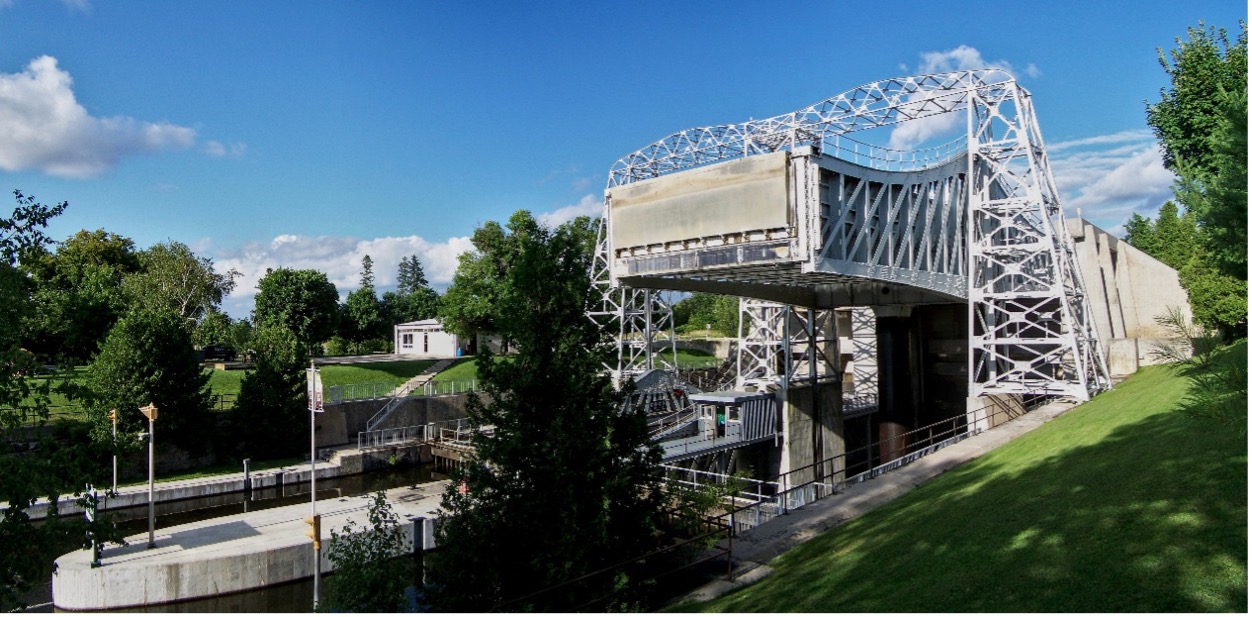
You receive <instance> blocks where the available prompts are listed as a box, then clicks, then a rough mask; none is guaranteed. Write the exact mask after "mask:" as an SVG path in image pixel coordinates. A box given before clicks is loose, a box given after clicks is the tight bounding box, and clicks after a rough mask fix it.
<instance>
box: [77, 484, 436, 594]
mask: <svg viewBox="0 0 1252 617" xmlns="http://www.w3.org/2000/svg"><path fill="white" fill-rule="evenodd" d="M447 484H448V482H447V481H441V482H432V483H428V484H421V485H417V486H413V487H402V488H394V489H391V490H388V491H386V495H387V500H388V502H389V503H390V504H391V506H392V508H393V510H394V512H395V513H396V515H397V516H398V517H399V518H400V520H401V521H406V523H402V529H403V531H404V534H405V537H406V538H407V539H408V540H409V541H410V542H411V541H412V540H413V538H415V537H423V536H424V537H425V541H424V542H423V547H424V548H430V547H431V546H432V544H433V541H432V539H431V538H432V536H431V534H432V532H433V529H434V526H433V520H434V519H435V518H436V517H437V516H438V514H439V504H440V501H441V499H442V495H443V492H444V489H445V487H446V486H447ZM372 499H373V497H372V496H371V495H360V496H356V497H343V498H339V499H326V500H320V501H318V502H317V510H318V514H320V515H321V516H322V541H323V545H322V551H321V558H322V572H323V573H327V572H331V571H333V570H334V565H333V564H332V563H331V562H330V560H329V559H328V558H327V547H328V545H329V540H330V532H331V530H332V529H334V530H340V529H342V528H343V527H344V525H346V524H348V521H349V520H351V521H353V522H354V523H355V524H356V525H357V526H358V527H360V526H363V525H365V524H368V521H367V518H366V514H367V508H368V506H369V504H370V501H371V500H372ZM309 513H310V505H309V504H308V503H303V504H296V505H291V506H283V507H279V508H272V509H268V510H261V511H257V512H251V513H243V514H235V515H231V516H224V517H221V518H215V519H210V520H206V521H200V522H196V523H188V524H185V525H178V526H175V527H169V528H165V529H157V530H156V537H155V539H156V548H151V549H149V548H147V545H148V534H147V533H146V532H145V533H142V534H138V535H133V536H130V537H127V538H126V542H127V543H128V546H124V547H118V546H114V545H107V546H106V547H105V548H104V549H103V550H102V551H101V556H100V563H101V565H100V566H99V567H94V568H93V567H92V566H91V551H90V550H87V549H84V550H78V551H74V552H72V553H66V554H64V555H62V556H60V557H59V558H57V560H56V568H55V570H54V573H53V575H52V601H53V604H54V605H55V606H56V607H57V608H58V609H63V610H76V611H98V610H108V609H120V608H131V607H140V606H150V605H154V604H167V603H171V602H181V601H184V600H191V599H194V598H203V597H207V596H215V595H222V594H229V593H235V592H239V591H246V590H250V589H257V588H261V587H268V586H270V585H277V584H280V583H287V582H290V581H296V580H300V579H304V578H310V577H312V576H313V571H314V568H313V557H312V547H311V541H310V540H309V538H308V537H306V536H305V531H306V530H307V529H308V528H309V526H308V525H307V524H306V523H305V522H304V518H305V517H306V516H308V515H309ZM418 519H426V520H429V521H432V522H430V523H426V524H425V533H424V534H421V535H419V534H418V533H417V531H418V530H417V525H418V523H419V522H420V521H418Z"/></svg>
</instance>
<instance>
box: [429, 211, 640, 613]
mask: <svg viewBox="0 0 1252 617" xmlns="http://www.w3.org/2000/svg"><path fill="white" fill-rule="evenodd" d="M531 223H533V219H532V218H530V216H529V214H528V213H525V212H519V213H518V214H515V215H514V216H513V218H512V219H510V231H511V233H510V234H508V235H507V237H505V238H501V237H498V236H499V234H497V231H499V230H500V228H499V226H498V225H493V224H491V223H489V224H487V225H485V226H484V227H483V228H480V229H479V231H480V232H483V231H484V230H485V232H486V233H485V234H480V233H477V232H476V233H475V237H476V238H477V239H479V240H482V239H483V237H484V235H486V234H492V235H496V236H497V237H496V238H494V242H493V243H486V242H484V243H481V244H476V246H479V247H480V250H482V251H483V253H482V254H481V255H480V256H479V258H476V259H466V260H462V267H463V268H465V269H470V270H474V271H478V269H479V267H480V265H481V264H482V263H491V264H492V267H493V268H498V269H496V270H494V274H495V275H496V276H498V279H497V280H496V281H494V283H495V284H496V287H495V289H494V291H493V293H494V298H495V300H494V302H493V303H491V304H489V305H488V312H487V313H486V314H485V315H483V316H482V317H483V318H484V323H490V324H491V328H492V329H493V331H495V332H498V333H499V334H501V335H503V336H505V337H507V338H509V339H511V340H513V341H515V342H516V345H517V350H518V352H517V355H516V356H515V357H513V358H510V359H509V360H508V361H505V360H501V361H496V360H495V357H494V356H493V354H492V353H491V352H490V350H483V351H482V352H481V353H482V356H481V357H480V359H479V362H478V367H479V369H478V370H479V379H480V383H482V386H483V389H484V391H485V392H486V394H487V397H488V400H489V402H483V401H482V400H481V399H479V398H477V397H473V398H471V400H470V403H469V410H468V411H469V416H470V418H471V421H472V422H474V423H475V424H478V425H480V426H487V425H492V426H494V427H495V430H494V432H493V433H492V434H490V435H487V434H482V433H479V434H476V435H475V436H474V438H473V443H474V446H475V449H476V453H477V458H478V461H479V463H480V464H476V465H471V466H469V467H468V468H467V469H466V470H465V471H464V474H463V478H464V480H465V482H466V485H467V488H468V490H467V491H466V492H464V493H462V492H460V490H459V488H458V487H457V486H456V485H454V486H453V487H451V488H450V489H449V491H448V492H447V493H445V495H444V500H443V506H442V507H443V510H444V511H445V512H446V513H447V516H446V517H445V518H444V519H442V521H441V523H440V525H439V527H438V529H437V532H436V533H437V534H438V538H439V540H438V543H439V546H441V547H442V548H441V550H440V552H439V553H437V554H434V555H432V559H433V564H432V575H433V576H434V578H435V579H436V580H437V584H438V585H439V593H438V594H436V597H433V598H432V599H433V600H434V601H436V602H439V603H442V604H441V605H440V606H438V607H437V608H439V609H441V610H458V611H485V610H490V609H493V608H496V607H498V606H499V605H500V604H501V603H503V602H506V601H508V600H511V599H514V598H518V597H520V596H523V595H527V594H530V593H532V592H536V591H540V590H544V589H546V588H548V587H551V586H554V585H557V584H559V583H563V582H565V581H569V580H571V579H574V578H576V577H578V576H580V575H583V574H586V573H589V572H592V571H594V570H596V569H597V568H600V567H603V566H607V565H611V564H613V563H617V562H619V561H620V560H622V559H623V558H625V557H630V556H634V555H638V554H640V553H641V552H646V551H647V550H648V549H649V548H650V547H652V546H654V545H655V543H656V539H655V538H654V535H653V531H654V530H655V529H656V523H657V512H658V510H659V507H660V500H661V499H662V496H661V495H662V493H661V490H660V467H659V462H660V450H659V448H658V447H657V446H655V445H653V444H651V443H650V441H649V438H648V432H647V424H646V418H645V416H644V414H643V411H642V410H640V409H635V408H629V409H625V410H624V409H623V405H622V398H621V396H620V395H619V394H617V393H615V392H614V390H613V388H612V385H611V383H610V382H609V379H608V377H607V376H606V375H604V374H602V373H601V370H600V369H601V366H602V364H601V363H602V361H603V360H604V359H605V358H606V357H607V356H608V355H609V349H608V345H607V336H606V333H605V332H603V331H602V330H600V329H599V327H598V326H597V325H596V324H595V323H594V322H592V321H591V320H589V319H587V317H586V313H585V311H586V310H587V308H588V307H589V306H592V305H593V303H595V302H598V301H599V297H598V295H597V294H596V293H595V292H594V291H593V290H592V287H591V284H590V280H589V276H588V266H589V265H590V262H589V259H588V252H587V249H586V246H585V243H584V242H582V238H581V235H580V234H579V232H578V231H577V230H576V229H574V228H572V226H570V225H566V226H562V227H560V228H558V229H556V230H555V231H553V230H549V229H546V228H543V227H541V226H539V225H538V224H531ZM503 246H507V250H504V251H500V250H498V248H499V247H503ZM465 274H466V273H465V272H458V274H457V277H456V278H455V279H454V283H453V287H452V288H450V289H449V292H448V293H449V295H454V293H457V292H458V290H457V286H458V285H463V284H473V283H474V282H476V281H475V279H474V278H473V277H470V276H466V275H465ZM476 291H477V288H476ZM463 297H464V296H463ZM610 582H611V581H610ZM603 583H605V581H602V580H601V579H596V580H595V582H591V581H588V582H585V583H583V584H581V585H573V586H570V587H568V588H565V589H564V590H563V591H561V592H558V593H549V594H544V595H543V597H541V598H538V599H536V600H534V601H533V602H532V603H530V604H528V605H527V606H526V607H525V608H532V609H535V610H562V609H566V610H568V609H569V608H570V607H572V606H576V603H575V604H567V602H569V601H570V600H571V596H570V595H569V594H570V593H573V594H574V595H578V594H579V593H582V592H588V593H595V592H599V591H604V590H605V588H604V587H603V586H602V584H603ZM592 587H594V590H593V589H591V588H592ZM594 597H595V595H592V596H590V597H587V598H584V599H590V598H594Z"/></svg>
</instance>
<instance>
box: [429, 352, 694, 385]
mask: <svg viewBox="0 0 1252 617" xmlns="http://www.w3.org/2000/svg"><path fill="white" fill-rule="evenodd" d="M505 357H508V356H505ZM712 358H714V356H713V354H711V353H708V352H706V351H700V350H698V349H680V350H678V364H679V366H683V365H685V364H691V363H697V362H698V363H702V364H708V363H709V360H710V359H712ZM435 379H437V380H440V381H469V380H471V379H478V358H473V357H470V358H461V359H460V360H457V361H456V363H455V364H453V365H452V366H449V367H448V368H446V369H444V370H442V371H440V372H439V374H438V375H436V376H435Z"/></svg>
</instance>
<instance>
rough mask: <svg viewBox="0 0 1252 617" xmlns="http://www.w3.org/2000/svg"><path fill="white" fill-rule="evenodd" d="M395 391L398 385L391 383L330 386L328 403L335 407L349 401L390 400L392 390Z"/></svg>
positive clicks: (378, 382)
mask: <svg viewBox="0 0 1252 617" xmlns="http://www.w3.org/2000/svg"><path fill="white" fill-rule="evenodd" d="M395 389H396V384H395V383H393V382H389V381H375V382H370V383H350V384H344V385H340V386H328V387H327V388H326V403H327V404H330V405H334V404H337V403H344V402H347V401H372V400H375V399H380V398H389V397H390V396H391V392H392V390H395Z"/></svg>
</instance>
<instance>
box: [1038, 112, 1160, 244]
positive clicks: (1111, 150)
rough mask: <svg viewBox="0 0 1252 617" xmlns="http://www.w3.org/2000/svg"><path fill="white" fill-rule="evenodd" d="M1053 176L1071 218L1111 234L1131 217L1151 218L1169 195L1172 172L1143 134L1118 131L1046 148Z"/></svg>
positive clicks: (1155, 145) (1154, 143) (1147, 135)
mask: <svg viewBox="0 0 1252 617" xmlns="http://www.w3.org/2000/svg"><path fill="white" fill-rule="evenodd" d="M1047 149H1048V152H1049V154H1050V163H1051V167H1052V175H1053V177H1054V178H1055V179H1056V184H1057V190H1058V191H1060V193H1061V197H1062V203H1063V204H1064V205H1065V208H1066V210H1067V211H1068V212H1069V213H1071V214H1075V215H1076V214H1077V211H1078V210H1080V209H1081V210H1082V217H1083V218H1085V219H1087V220H1090V221H1091V222H1093V223H1095V224H1096V225H1097V226H1099V227H1101V228H1104V229H1105V230H1108V231H1110V232H1112V233H1118V230H1121V229H1123V224H1124V223H1125V221H1126V219H1127V218H1129V217H1130V215H1131V214H1132V213H1136V212H1137V213H1139V214H1141V215H1146V216H1154V215H1155V214H1156V212H1157V211H1158V210H1159V209H1160V207H1161V204H1162V203H1164V202H1165V201H1166V200H1168V199H1171V198H1172V197H1173V192H1172V187H1173V183H1174V174H1173V173H1172V172H1170V171H1169V170H1167V169H1165V166H1164V165H1163V164H1162V163H1161V153H1160V149H1159V146H1158V144H1157V142H1156V140H1155V139H1154V138H1153V136H1152V133H1151V132H1150V131H1147V130H1132V131H1121V132H1118V133H1110V134H1107V135H1097V136H1093V137H1086V138H1081V139H1074V140H1069V141H1063V142H1058V143H1056V144H1052V145H1049V146H1047Z"/></svg>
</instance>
